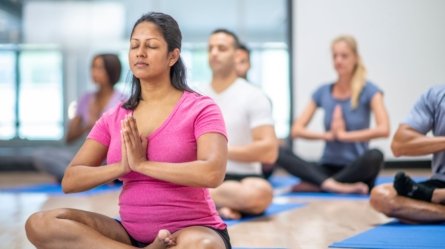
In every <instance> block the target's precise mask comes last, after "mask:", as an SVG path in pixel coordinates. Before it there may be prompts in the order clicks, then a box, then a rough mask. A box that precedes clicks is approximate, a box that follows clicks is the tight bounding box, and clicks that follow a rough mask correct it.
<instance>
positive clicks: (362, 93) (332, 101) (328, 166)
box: [276, 36, 389, 194]
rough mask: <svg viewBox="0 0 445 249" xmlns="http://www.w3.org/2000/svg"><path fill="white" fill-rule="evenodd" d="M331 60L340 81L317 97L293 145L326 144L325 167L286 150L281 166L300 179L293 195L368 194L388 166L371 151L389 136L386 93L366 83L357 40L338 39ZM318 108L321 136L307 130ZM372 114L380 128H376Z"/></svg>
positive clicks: (295, 131)
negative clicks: (300, 141) (302, 141)
mask: <svg viewBox="0 0 445 249" xmlns="http://www.w3.org/2000/svg"><path fill="white" fill-rule="evenodd" d="M332 55H333V62H334V67H335V70H336V71H337V74H338V79H337V80H336V81H335V82H333V83H330V84H325V85H323V86H321V87H319V88H318V89H317V90H316V91H315V93H314V94H313V96H312V99H311V101H310V102H309V104H308V105H307V106H306V108H305V109H304V110H303V112H302V113H301V115H300V116H299V117H298V118H297V119H296V120H295V122H294V124H293V127H292V131H291V135H292V138H294V139H295V138H305V139H311V140H324V141H325V142H326V144H325V147H324V151H323V156H322V158H321V160H320V162H319V163H317V164H316V165H313V164H311V163H308V162H306V161H304V160H303V159H301V158H299V157H298V156H296V155H294V154H293V153H292V151H290V150H288V149H286V148H281V149H280V153H279V158H278V160H277V162H276V164H278V165H279V166H281V167H282V168H284V169H286V170H287V171H288V172H289V173H291V174H293V175H295V176H297V177H299V178H301V180H302V183H301V184H298V185H296V186H294V187H293V191H327V192H336V193H359V194H367V193H368V192H369V190H370V189H371V188H372V187H373V185H374V181H375V178H376V177H377V175H378V173H379V171H380V168H381V166H382V164H383V154H382V153H381V152H380V151H379V150H376V149H368V143H369V141H370V140H371V139H375V138H380V137H388V135H389V119H388V114H387V111H386V108H385V105H384V103H383V93H382V91H381V90H380V89H379V88H378V87H377V86H376V85H374V84H372V83H370V82H367V81H366V79H365V77H366V69H365V67H364V65H363V63H362V61H361V59H360V55H359V53H358V49H357V43H356V41H355V39H354V38H353V37H351V36H340V37H338V38H336V39H335V40H334V41H333V43H332ZM318 108H321V109H323V111H324V128H325V131H322V132H319V131H313V130H309V129H307V126H308V124H309V123H310V121H311V119H312V117H313V116H314V113H315V111H316V110H317V109H318ZM371 113H372V114H373V116H374V118H375V123H376V126H375V127H372V128H371V127H370V117H371Z"/></svg>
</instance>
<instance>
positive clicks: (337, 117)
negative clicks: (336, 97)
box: [331, 105, 346, 141]
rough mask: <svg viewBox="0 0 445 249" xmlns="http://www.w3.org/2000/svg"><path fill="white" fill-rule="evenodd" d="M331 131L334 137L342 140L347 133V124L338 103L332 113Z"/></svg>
mask: <svg viewBox="0 0 445 249" xmlns="http://www.w3.org/2000/svg"><path fill="white" fill-rule="evenodd" d="M331 132H332V135H333V139H337V140H340V141H341V140H342V139H343V137H344V135H345V133H346V124H345V120H344V118H343V111H342V109H341V106H340V105H336V106H335V108H334V112H333V113H332V121H331Z"/></svg>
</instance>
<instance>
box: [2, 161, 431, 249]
mask: <svg viewBox="0 0 445 249" xmlns="http://www.w3.org/2000/svg"><path fill="white" fill-rule="evenodd" d="M394 172H395V171H394V170H384V171H383V172H382V174H381V177H379V182H380V183H381V182H390V181H391V180H392V176H393V175H394ZM407 172H409V173H410V174H412V175H414V176H416V177H419V178H424V177H427V176H429V174H430V171H429V170H428V169H424V170H407ZM296 181H298V180H297V179H296V178H293V177H289V176H287V175H286V174H284V173H282V172H277V173H276V174H275V176H274V177H273V178H272V184H273V185H274V188H275V192H276V193H275V197H274V202H273V205H272V206H271V208H270V209H269V210H268V211H267V212H266V213H265V215H263V216H261V217H247V218H244V219H243V220H241V221H237V222H233V221H231V222H228V224H229V233H230V237H231V240H232V245H233V246H234V248H263V249H264V248H293V249H299V248H302V249H303V248H304V249H306V248H307V249H318V248H329V246H330V245H332V244H333V243H336V242H339V241H342V240H345V239H347V238H348V237H351V236H355V235H357V234H359V233H362V232H364V231H366V230H368V229H371V228H374V227H376V226H379V225H381V224H384V223H387V222H388V221H390V219H388V218H387V217H385V216H384V215H381V214H379V213H377V212H375V211H374V210H373V209H372V208H371V207H370V206H369V203H368V197H367V196H357V195H334V194H315V193H313V194H289V193H287V191H288V190H289V187H290V186H291V185H292V184H293V183H294V182H296ZM118 195H119V188H117V187H111V186H105V187H103V188H98V189H95V190H92V191H88V192H86V193H82V194H71V195H64V194H62V193H61V191H60V187H59V186H57V185H55V184H52V180H51V178H50V177H48V176H47V175H44V174H38V173H34V172H25V173H22V172H20V173H19V172H12V173H9V172H7V173H6V172H4V173H1V172H0V249H30V248H34V247H33V246H32V245H31V244H30V243H29V242H28V240H27V239H26V236H25V231H24V223H25V220H26V218H27V217H28V216H29V215H30V214H32V213H34V212H36V211H39V210H48V209H53V208H60V207H70V208H78V209H83V210H89V211H94V212H99V213H102V214H105V215H108V216H110V217H116V216H117V215H118V208H117V198H118ZM42 229H44V228H42Z"/></svg>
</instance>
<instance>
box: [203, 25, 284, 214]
mask: <svg viewBox="0 0 445 249" xmlns="http://www.w3.org/2000/svg"><path fill="white" fill-rule="evenodd" d="M238 48H239V40H238V38H237V36H236V35H235V34H234V33H232V32H230V31H228V30H225V29H217V30H215V31H214V32H213V33H212V34H211V35H210V38H209V45H208V53H209V54H208V55H209V64H210V68H211V69H212V73H213V75H212V82H211V84H210V85H207V86H204V87H202V88H200V91H199V92H201V93H202V94H205V95H208V96H210V97H212V98H213V99H214V100H215V101H216V103H217V104H218V105H219V107H220V108H221V110H222V113H223V116H224V120H225V123H226V128H227V133H228V140H229V148H228V152H229V153H228V155H229V156H228V162H227V172H226V178H225V181H224V183H222V184H221V185H220V186H219V187H218V188H216V189H213V190H211V194H212V198H213V199H214V201H215V203H216V205H217V207H218V209H219V212H220V215H221V216H222V217H223V218H227V219H239V218H241V216H242V214H261V213H262V212H264V210H265V209H266V208H267V207H268V206H269V205H270V203H271V202H272V197H273V190H272V187H271V185H270V184H269V183H268V182H267V181H266V180H265V179H264V178H262V171H261V163H273V162H275V160H276V158H277V155H278V140H277V138H276V135H275V130H274V126H273V118H272V107H271V103H270V101H269V100H268V98H267V96H266V95H265V94H264V93H263V92H262V91H261V90H260V89H259V88H257V87H255V86H253V85H252V84H249V83H248V82H247V81H246V80H244V79H242V78H239V77H238V76H237V72H236V70H235V59H236V55H237V53H238V52H239V50H238Z"/></svg>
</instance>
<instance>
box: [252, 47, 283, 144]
mask: <svg viewBox="0 0 445 249" xmlns="http://www.w3.org/2000/svg"><path fill="white" fill-rule="evenodd" d="M261 64H262V65H261V67H262V68H263V70H261V73H260V74H259V75H261V76H260V78H261V88H262V89H263V90H264V91H265V92H266V93H267V95H268V96H269V97H270V99H271V101H272V105H273V114H274V120H275V131H276V133H277V136H278V137H279V138H286V137H287V136H288V135H289V113H290V96H289V92H290V91H289V70H288V65H289V61H288V52H287V50H285V49H267V50H263V51H261Z"/></svg>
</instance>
